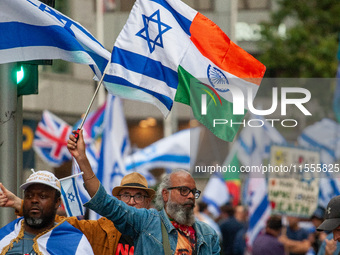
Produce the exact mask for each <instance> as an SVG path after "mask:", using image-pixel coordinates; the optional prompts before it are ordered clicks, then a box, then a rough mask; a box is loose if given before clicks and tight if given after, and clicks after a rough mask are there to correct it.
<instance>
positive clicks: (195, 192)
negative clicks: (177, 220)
mask: <svg viewBox="0 0 340 255" xmlns="http://www.w3.org/2000/svg"><path fill="white" fill-rule="evenodd" d="M172 189H177V190H179V192H180V194H181V195H182V196H184V197H186V196H187V195H189V193H190V192H191V193H192V194H193V195H194V196H195V198H196V199H198V198H199V197H200V195H201V191H200V190H198V189H196V188H194V189H190V188H189V187H186V186H177V187H170V188H167V190H172Z"/></svg>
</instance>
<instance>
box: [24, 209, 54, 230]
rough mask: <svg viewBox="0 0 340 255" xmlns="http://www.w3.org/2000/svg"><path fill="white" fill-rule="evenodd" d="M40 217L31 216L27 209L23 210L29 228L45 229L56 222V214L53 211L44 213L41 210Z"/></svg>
mask: <svg viewBox="0 0 340 255" xmlns="http://www.w3.org/2000/svg"><path fill="white" fill-rule="evenodd" d="M39 210H40V216H34V215H30V212H29V210H28V209H27V208H25V207H24V208H23V213H24V220H25V224H27V226H29V227H31V228H34V229H43V228H46V227H48V226H49V225H51V223H52V222H54V218H55V214H56V212H55V211H53V210H49V211H47V212H44V211H43V210H42V209H41V208H40V209H39Z"/></svg>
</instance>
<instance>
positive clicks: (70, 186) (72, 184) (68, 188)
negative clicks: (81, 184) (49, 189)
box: [59, 175, 84, 217]
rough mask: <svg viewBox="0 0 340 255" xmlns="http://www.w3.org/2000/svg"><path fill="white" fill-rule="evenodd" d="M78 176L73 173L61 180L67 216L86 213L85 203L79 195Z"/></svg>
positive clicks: (62, 196)
mask: <svg viewBox="0 0 340 255" xmlns="http://www.w3.org/2000/svg"><path fill="white" fill-rule="evenodd" d="M76 177H77V175H73V176H70V177H66V178H63V179H60V180H59V181H60V185H61V198H62V200H63V203H64V206H65V211H66V213H67V217H71V216H81V215H84V210H83V203H82V201H81V198H80V195H79V191H78V187H77V183H76Z"/></svg>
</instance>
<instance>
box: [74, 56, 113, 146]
mask: <svg viewBox="0 0 340 255" xmlns="http://www.w3.org/2000/svg"><path fill="white" fill-rule="evenodd" d="M110 62H111V60H110V61H109V62H108V63H107V65H106V67H105V70H104V73H103V75H102V77H101V78H100V81H99V84H98V86H97V88H96V91H95V92H94V94H93V96H92V99H91V102H90V104H89V106H88V107H87V110H86V112H85V114H84V117H83V120H82V121H81V123H80V125H79V127H78V129H77V132H76V133H75V134H74V136H75V138H76V139H77V140H78V138H79V132H80V130H81V129H82V128H83V126H84V123H85V120H86V118H87V116H88V115H89V112H90V109H91V107H92V105H93V102H94V99H95V98H96V96H97V94H98V91H99V89H100V86H101V85H102V83H103V80H104V76H105V74H106V70H107V68H108V66H109V65H110Z"/></svg>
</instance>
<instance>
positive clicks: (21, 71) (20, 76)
mask: <svg viewBox="0 0 340 255" xmlns="http://www.w3.org/2000/svg"><path fill="white" fill-rule="evenodd" d="M18 68H19V70H17V84H20V82H21V81H22V80H23V79H24V76H25V72H24V68H23V67H22V65H20V66H19V67H18Z"/></svg>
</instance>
